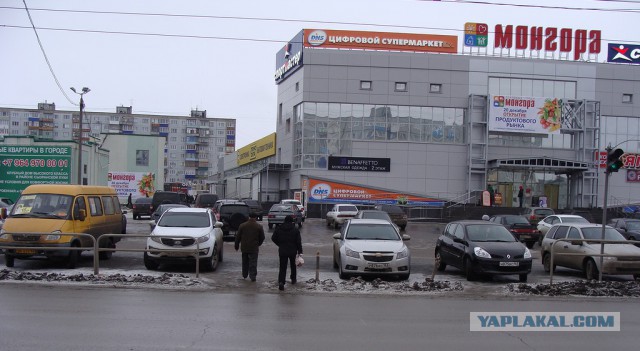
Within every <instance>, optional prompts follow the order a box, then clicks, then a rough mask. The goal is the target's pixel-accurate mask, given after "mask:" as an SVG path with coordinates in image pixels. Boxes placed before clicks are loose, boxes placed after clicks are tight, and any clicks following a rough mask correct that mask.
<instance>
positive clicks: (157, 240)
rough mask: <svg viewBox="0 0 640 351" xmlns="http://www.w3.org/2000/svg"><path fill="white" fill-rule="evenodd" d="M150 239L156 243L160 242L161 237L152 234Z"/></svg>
mask: <svg viewBox="0 0 640 351" xmlns="http://www.w3.org/2000/svg"><path fill="white" fill-rule="evenodd" d="M151 241H155V242H157V243H158V244H162V238H161V237H159V236H152V237H151Z"/></svg>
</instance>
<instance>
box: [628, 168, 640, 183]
mask: <svg viewBox="0 0 640 351" xmlns="http://www.w3.org/2000/svg"><path fill="white" fill-rule="evenodd" d="M627 182H628V183H640V171H637V170H635V169H628V170H627Z"/></svg>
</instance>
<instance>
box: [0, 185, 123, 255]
mask: <svg viewBox="0 0 640 351" xmlns="http://www.w3.org/2000/svg"><path fill="white" fill-rule="evenodd" d="M124 213H126V212H124ZM124 213H123V212H122V211H121V209H120V203H119V201H118V194H117V193H116V191H115V190H114V189H113V188H110V187H106V186H87V185H64V184H38V185H30V186H28V187H27V188H26V189H24V191H23V192H22V194H21V195H20V197H19V198H18V200H17V201H16V203H15V205H14V206H13V209H12V210H11V212H9V213H8V215H3V217H5V216H6V219H5V223H4V225H3V227H2V230H0V245H1V246H9V247H11V246H16V247H34V248H33V249H30V248H27V249H24V248H23V249H10V248H8V249H6V250H5V254H4V257H5V263H6V265H7V267H13V266H14V260H15V259H16V258H18V259H26V258H30V257H42V256H44V257H47V258H63V259H66V261H67V267H68V268H75V267H76V264H77V262H78V258H79V256H80V251H79V250H66V251H65V250H42V249H36V247H87V248H92V247H93V240H91V238H88V237H85V236H70V235H57V234H60V233H85V234H90V235H91V236H93V237H94V238H96V239H97V238H98V237H99V236H100V235H102V234H125V233H126V226H127V224H126V223H127V222H126V218H125V216H124ZM35 233H38V234H35ZM42 233H49V234H48V235H40V234H42ZM119 240H120V238H119V237H109V238H106V239H104V240H101V241H100V247H107V248H115V244H116V243H117V242H118V241H119ZM112 253H113V252H100V258H101V259H109V258H111V254H112Z"/></svg>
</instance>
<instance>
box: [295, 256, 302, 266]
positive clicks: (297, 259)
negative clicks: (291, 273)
mask: <svg viewBox="0 0 640 351" xmlns="http://www.w3.org/2000/svg"><path fill="white" fill-rule="evenodd" d="M303 264H304V258H302V255H296V266H298V267H300V266H302V265H303Z"/></svg>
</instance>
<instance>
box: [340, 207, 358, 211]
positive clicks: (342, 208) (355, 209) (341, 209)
mask: <svg viewBox="0 0 640 351" xmlns="http://www.w3.org/2000/svg"><path fill="white" fill-rule="evenodd" d="M338 211H340V212H358V208H357V207H355V206H340V207H338Z"/></svg>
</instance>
